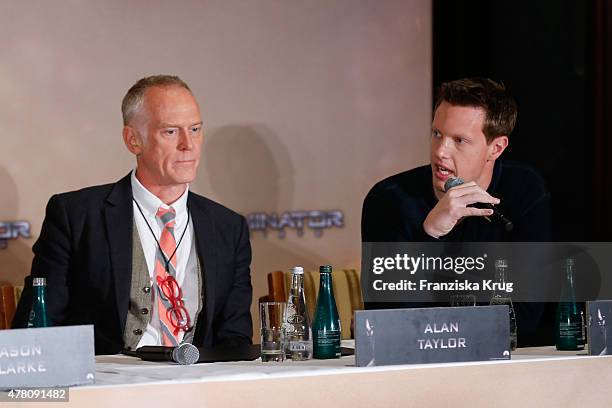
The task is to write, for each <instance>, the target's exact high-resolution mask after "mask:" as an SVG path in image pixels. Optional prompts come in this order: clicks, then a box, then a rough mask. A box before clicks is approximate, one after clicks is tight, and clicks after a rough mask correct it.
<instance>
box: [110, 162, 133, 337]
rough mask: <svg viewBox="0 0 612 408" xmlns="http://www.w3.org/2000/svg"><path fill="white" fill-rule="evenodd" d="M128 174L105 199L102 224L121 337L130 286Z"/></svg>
mask: <svg viewBox="0 0 612 408" xmlns="http://www.w3.org/2000/svg"><path fill="white" fill-rule="evenodd" d="M130 176H131V173H130V174H128V175H127V176H125V177H124V178H122V179H121V180H119V181H118V182H117V183H116V184H115V185H114V186H113V189H112V190H111V192H110V194H109V195H108V197H107V198H106V206H105V207H104V222H105V224H106V236H107V239H108V247H109V250H110V259H111V270H112V274H113V277H114V279H113V281H114V284H115V295H116V299H117V311H118V312H119V316H118V317H119V322H120V324H121V333H123V331H124V329H125V320H126V318H127V311H128V307H129V298H130V286H131V284H132V225H133V219H134V211H133V208H132V184H131V179H130Z"/></svg>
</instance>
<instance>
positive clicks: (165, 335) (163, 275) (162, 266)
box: [155, 207, 179, 346]
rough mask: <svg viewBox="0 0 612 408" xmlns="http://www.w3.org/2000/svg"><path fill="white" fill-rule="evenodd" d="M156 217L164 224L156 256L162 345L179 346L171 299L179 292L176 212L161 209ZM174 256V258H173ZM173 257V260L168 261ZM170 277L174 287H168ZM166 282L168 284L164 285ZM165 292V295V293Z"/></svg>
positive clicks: (156, 280)
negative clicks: (175, 232) (176, 291)
mask: <svg viewBox="0 0 612 408" xmlns="http://www.w3.org/2000/svg"><path fill="white" fill-rule="evenodd" d="M156 217H157V218H158V219H159V220H160V221H161V222H162V224H163V225H164V228H163V229H162V232H161V236H160V238H159V248H158V250H157V251H156V255H155V284H156V287H157V312H158V315H159V322H160V329H161V335H162V345H164V346H178V345H179V341H178V334H179V329H178V328H175V327H174V326H175V325H173V324H172V315H171V310H172V308H173V305H172V300H171V299H169V297H174V296H175V293H174V292H175V289H176V290H179V288H178V284H176V281H175V280H174V279H172V278H176V265H177V261H176V254H175V251H176V239H175V238H174V226H175V223H176V221H175V217H176V212H175V211H174V209H173V208H172V207H170V208H168V209H165V208H162V207H159V209H158V210H157V214H156ZM173 255H174V256H173ZM171 256H172V259H170V261H168V259H169V258H170V257H171ZM168 275H170V276H172V278H170V281H171V282H174V285H167V283H168ZM164 282H166V284H164ZM164 292H165V293H164Z"/></svg>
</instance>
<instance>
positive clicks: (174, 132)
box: [166, 129, 176, 136]
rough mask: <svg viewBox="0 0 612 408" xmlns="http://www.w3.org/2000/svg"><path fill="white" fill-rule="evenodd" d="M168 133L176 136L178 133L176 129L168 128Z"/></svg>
mask: <svg viewBox="0 0 612 408" xmlns="http://www.w3.org/2000/svg"><path fill="white" fill-rule="evenodd" d="M166 134H167V135H168V136H174V135H176V129H166Z"/></svg>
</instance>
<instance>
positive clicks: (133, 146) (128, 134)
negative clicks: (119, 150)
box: [123, 126, 142, 156]
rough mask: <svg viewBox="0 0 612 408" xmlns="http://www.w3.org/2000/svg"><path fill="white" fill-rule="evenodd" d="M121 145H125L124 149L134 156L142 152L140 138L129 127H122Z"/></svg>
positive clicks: (134, 130)
mask: <svg viewBox="0 0 612 408" xmlns="http://www.w3.org/2000/svg"><path fill="white" fill-rule="evenodd" d="M123 143H125V147H127V149H128V150H129V151H130V152H131V153H132V154H134V155H135V156H138V155H139V154H140V152H142V138H141V137H140V135H139V134H138V132H137V131H136V129H134V128H133V127H131V126H124V127H123Z"/></svg>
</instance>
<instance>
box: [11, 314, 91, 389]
mask: <svg viewBox="0 0 612 408" xmlns="http://www.w3.org/2000/svg"><path fill="white" fill-rule="evenodd" d="M94 373H95V353H94V335H93V326H92V325H88V326H65V327H46V328H40V329H34V328H32V329H12V330H0V389H10V388H24V387H27V388H38V387H66V386H70V385H81V384H92V383H93V382H94V379H95V377H94Z"/></svg>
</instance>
